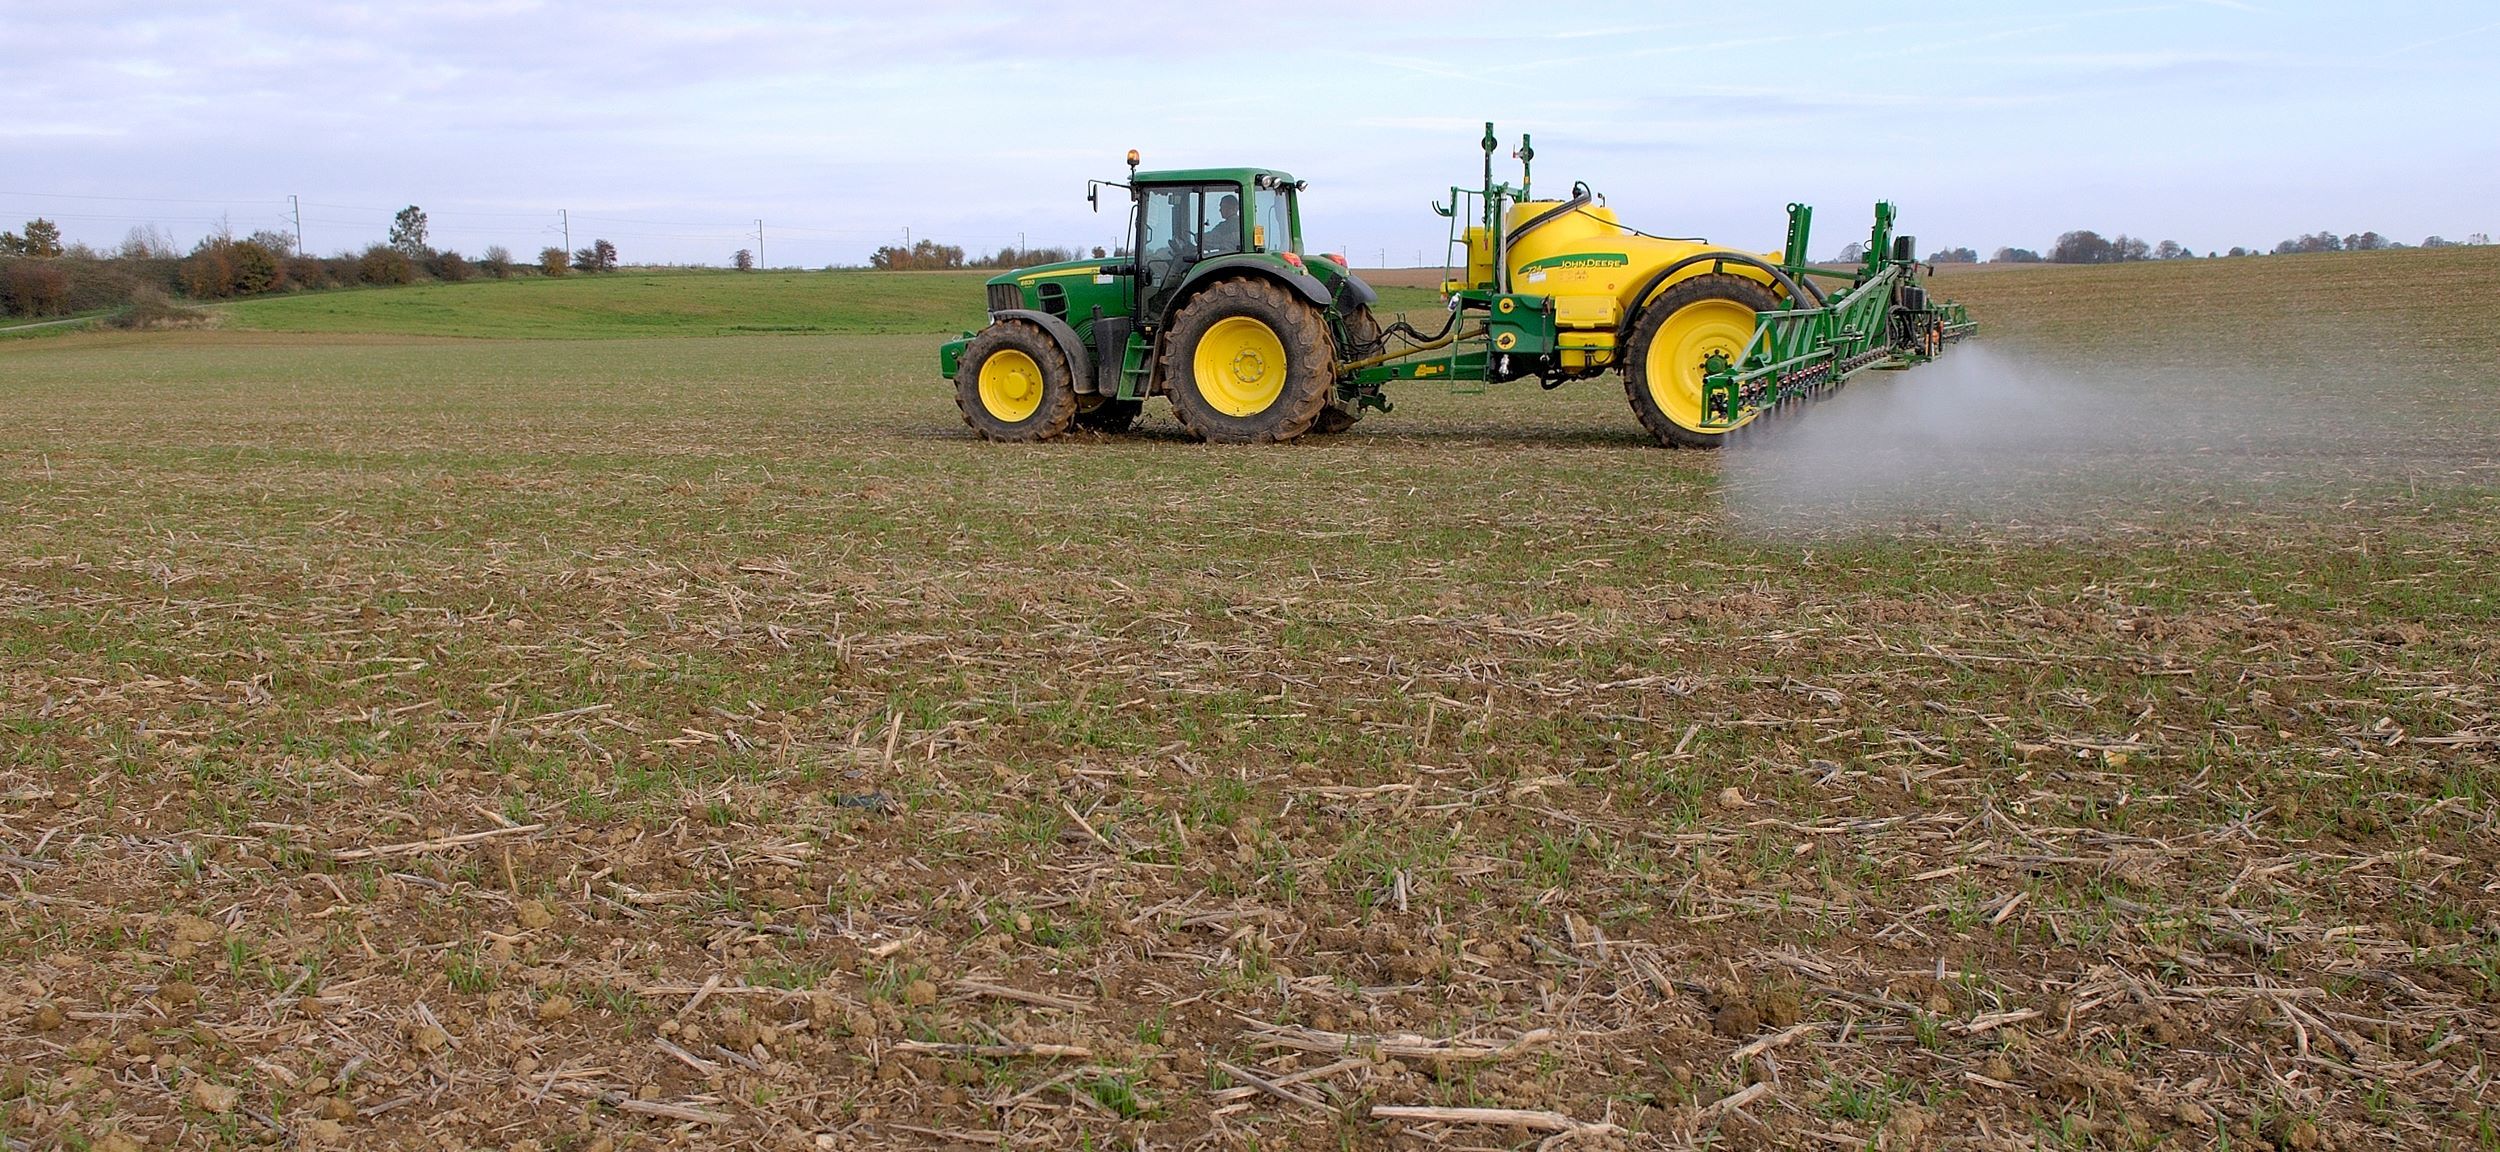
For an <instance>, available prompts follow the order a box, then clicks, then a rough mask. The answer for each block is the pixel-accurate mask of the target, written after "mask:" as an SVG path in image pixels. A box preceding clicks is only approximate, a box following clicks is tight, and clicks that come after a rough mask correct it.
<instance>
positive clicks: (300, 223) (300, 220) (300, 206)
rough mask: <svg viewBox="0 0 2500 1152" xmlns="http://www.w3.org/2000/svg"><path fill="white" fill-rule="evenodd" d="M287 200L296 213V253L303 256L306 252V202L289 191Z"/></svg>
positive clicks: (288, 205) (289, 206)
mask: <svg viewBox="0 0 2500 1152" xmlns="http://www.w3.org/2000/svg"><path fill="white" fill-rule="evenodd" d="M286 202H287V207H288V208H289V209H290V210H292V211H293V212H294V213H295V254H296V255H298V256H301V255H303V254H304V202H303V201H302V200H299V199H297V198H296V196H295V194H294V193H292V192H290V193H287V197H286Z"/></svg>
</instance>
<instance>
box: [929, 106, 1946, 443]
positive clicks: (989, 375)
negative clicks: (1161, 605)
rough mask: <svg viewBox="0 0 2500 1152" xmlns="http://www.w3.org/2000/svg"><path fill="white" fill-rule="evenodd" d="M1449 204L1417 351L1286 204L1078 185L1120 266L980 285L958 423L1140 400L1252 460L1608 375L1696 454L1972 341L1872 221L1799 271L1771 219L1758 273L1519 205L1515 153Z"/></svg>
mask: <svg viewBox="0 0 2500 1152" xmlns="http://www.w3.org/2000/svg"><path fill="white" fill-rule="evenodd" d="M1482 147H1483V150H1484V176H1483V183H1482V184H1481V185H1480V186H1479V187H1476V188H1472V189H1471V188H1462V187H1453V188H1451V189H1450V200H1449V202H1448V203H1447V204H1439V203H1436V204H1435V205H1434V206H1433V207H1434V210H1435V211H1437V212H1438V213H1440V214H1441V215H1442V216H1444V217H1447V218H1448V219H1449V220H1450V245H1449V248H1450V251H1451V252H1452V253H1453V254H1454V255H1455V254H1458V253H1461V252H1463V253H1464V264H1463V265H1460V264H1458V263H1456V262H1455V261H1453V263H1452V266H1451V267H1450V268H1449V269H1448V271H1447V272H1446V273H1445V279H1444V282H1443V283H1442V285H1441V290H1442V296H1443V300H1444V303H1445V305H1446V315H1444V316H1443V317H1442V318H1441V320H1440V323H1439V324H1438V326H1437V329H1438V330H1436V331H1430V332H1427V331H1424V330H1423V329H1421V328H1419V327H1417V326H1416V325H1414V324H1413V323H1411V322H1410V321H1408V320H1407V319H1405V318H1393V319H1392V320H1390V321H1389V322H1388V323H1387V324H1385V325H1384V324H1383V323H1382V321H1381V318H1380V317H1379V316H1377V315H1376V314H1375V313H1374V305H1376V304H1377V303H1378V301H1379V297H1378V294H1377V293H1375V292H1374V291H1373V290H1372V288H1371V287H1370V286H1369V285H1367V284H1365V283H1364V282H1363V280H1362V278H1361V277H1359V276H1356V275H1355V274H1354V272H1353V271H1352V270H1351V269H1350V268H1348V267H1347V266H1346V262H1345V260H1344V259H1343V258H1342V257H1339V256H1332V255H1324V254H1323V255H1305V254H1304V252H1303V250H1302V228H1301V215H1300V202H1299V194H1300V193H1301V191H1302V190H1303V189H1304V187H1305V186H1306V185H1305V183H1304V182H1303V181H1300V180H1296V179H1294V178H1293V177H1292V176H1290V175H1288V174H1286V173H1283V172H1278V171H1274V170H1272V169H1263V168H1206V169H1184V170H1171V171H1155V172H1140V171H1138V170H1137V164H1138V159H1137V154H1136V153H1135V152H1131V153H1129V159H1128V162H1129V179H1128V180H1127V181H1125V182H1113V181H1096V182H1094V184H1093V185H1091V186H1089V187H1088V189H1087V196H1088V198H1089V199H1091V200H1094V201H1095V202H1096V204H1097V206H1098V207H1099V204H1100V194H1101V190H1102V189H1103V188H1106V187H1109V188H1118V189H1123V190H1125V191H1126V192H1127V193H1128V195H1129V202H1130V220H1129V233H1128V234H1129V244H1128V246H1127V249H1126V252H1125V253H1124V254H1122V255H1120V256H1117V257H1112V258H1107V259H1105V258H1098V259H1092V260H1073V261H1067V262H1064V263H1059V264H1049V265H1043V266H1041V267H1037V268H1020V269H1017V270H1015V271H1013V272H1009V273H1006V274H1004V275H1001V276H998V277H996V278H994V279H992V280H991V281H990V282H989V285H988V291H989V312H990V323H989V325H988V327H986V328H984V329H983V330H981V331H980V332H978V333H966V334H965V335H964V337H963V338H962V339H959V340H955V341H952V342H950V343H948V344H947V345H945V346H944V348H943V349H941V351H940V354H939V364H940V369H941V370H942V371H943V372H944V373H945V374H946V375H947V376H948V377H950V378H952V379H953V380H954V381H955V392H956V403H957V405H958V407H960V408H961V409H962V410H963V413H964V419H965V421H966V422H967V423H969V424H970V425H971V426H972V427H973V429H974V430H975V431H977V432H979V433H980V434H981V435H982V436H985V437H987V438H990V439H994V440H1009V441H1034V440H1048V439H1052V438H1054V437H1057V436H1060V435H1062V434H1064V433H1065V432H1067V431H1068V430H1069V429H1071V428H1078V427H1083V428H1092V429H1096V430H1099V431H1120V430H1124V429H1126V428H1127V427H1129V426H1130V424H1132V423H1133V422H1134V421H1135V420H1136V418H1137V416H1138V414H1139V412H1140V411H1141V409H1142V407H1143V405H1144V403H1145V401H1146V400H1148V399H1149V398H1151V397H1155V396H1163V397H1167V398H1169V400H1170V401H1171V404H1172V408H1173V411H1174V413H1175V414H1176V415H1177V416H1178V417H1179V419H1180V421H1181V424H1182V426H1183V427H1185V428H1187V429H1188V430H1189V431H1190V432H1191V433H1193V434H1195V435H1197V436H1199V437H1201V438H1203V439H1207V440H1212V441H1219V442H1225V443H1266V442H1276V441H1283V440H1291V439H1295V438H1297V437H1300V436H1303V435H1305V434H1309V433H1328V432H1336V431H1342V430H1344V429H1345V428H1348V427H1350V426H1352V425H1353V424H1354V422H1355V421H1356V420H1357V419H1359V418H1360V416H1361V414H1362V413H1363V412H1365V411H1367V410H1376V411H1383V412H1385V411H1388V410H1389V408H1390V400H1389V397H1388V395H1387V394H1386V391H1385V388H1386V386H1387V385H1389V384H1390V383H1392V382H1394V381H1407V380H1440V381H1452V382H1458V383H1462V384H1474V385H1481V384H1490V383H1501V382H1507V381H1515V380H1527V379H1534V380H1537V381H1538V382H1540V383H1541V384H1543V385H1544V386H1545V387H1548V388H1553V387H1557V386H1560V385H1562V384H1564V383H1568V382H1570V381H1573V380H1582V379H1589V378H1592V377H1597V376H1602V375H1604V374H1606V373H1609V372H1613V373H1616V374H1618V375H1619V376H1620V377H1621V378H1622V381H1623V387H1624V394H1625V397H1626V398H1627V399H1628V400H1629V401H1630V403H1631V406H1632V411H1633V413H1634V414H1635V415H1636V416H1637V417H1638V418H1639V420H1640V422H1641V425H1642V426H1643V427H1644V428H1646V429H1648V430H1649V432H1650V434H1651V435H1652V436H1654V437H1656V438H1657V440H1658V441H1659V443H1661V444H1666V445H1671V446H1677V447H1689V448H1708V447H1715V446H1717V445H1719V444H1721V443H1723V442H1725V440H1726V439H1727V438H1728V436H1729V435H1730V434H1731V433H1733V432H1735V431H1736V430H1738V429H1740V428H1743V427H1745V426H1747V425H1749V424H1751V423H1753V422H1754V421H1755V420H1757V419H1758V418H1760V417H1762V416H1763V415H1764V414H1766V413H1770V412H1774V411H1777V410H1779V409H1781V408H1783V407H1786V406H1789V405H1792V404H1795V403H1797V402H1800V401H1803V400H1808V399H1812V398H1815V397H1817V396H1820V395H1823V394H1825V393H1828V392H1830V391H1832V390H1833V389H1836V388H1838V387H1840V386H1841V385H1843V384H1845V383H1846V382H1848V380H1849V379H1850V378H1851V377H1853V376H1855V375H1856V374H1858V373H1859V372H1862V371H1866V370H1868V369H1872V368H1883V367H1907V366H1909V365H1913V364H1918V363H1923V362H1925V361H1927V360H1931V359H1933V358H1935V357H1936V356H1938V355H1940V354H1941V353H1942V352H1943V349H1944V347H1945V346H1946V345H1948V344H1951V343H1954V342H1956V341H1959V340H1961V339H1963V338H1964V337H1966V336H1969V335H1970V334H1971V333H1972V332H1974V331H1975V330H1976V326H1975V325H1974V324H1973V323H1972V322H1971V320H1970V317H1969V315H1968V314H1967V313H1966V312H1965V311H1964V310H1963V309H1962V308H1961V307H1960V306H1958V305H1954V304H1950V303H1946V302H1942V301H1938V300H1936V299H1934V298H1932V297H1931V296H1929V295H1928V293H1927V290H1926V288H1925V285H1924V284H1923V283H1922V280H1921V273H1922V272H1923V271H1928V272H1932V271H1933V270H1932V269H1927V268H1925V267H1924V266H1923V265H1921V264H1920V263H1919V261H1918V253H1917V242H1916V241H1915V240H1913V239H1911V238H1910V237H1908V236H1896V235H1895V234H1894V231H1893V225H1894V211H1893V207H1892V205H1890V204H1888V203H1878V204H1877V205H1876V206H1875V223H1874V228H1873V230H1872V232H1871V233H1870V234H1869V235H1868V237H1867V244H1866V246H1865V255H1864V257H1863V259H1861V260H1858V261H1856V262H1854V263H1851V264H1846V265H1839V266H1833V265H1820V264H1813V263H1809V262H1808V261H1807V259H1806V245H1807V243H1808V241H1809V239H1810V237H1811V231H1812V225H1813V218H1814V213H1813V210H1812V209H1811V208H1808V207H1806V206H1805V205H1802V204H1791V205H1789V206H1788V233H1787V243H1786V245H1785V246H1784V247H1783V248H1782V250H1780V251H1778V252H1770V253H1752V252H1745V251H1742V250H1739V249H1734V248H1729V247H1726V246H1723V245H1716V244H1712V243H1710V242H1708V241H1706V240H1699V239H1692V238H1683V237H1672V236H1657V235H1652V234H1649V233H1646V232H1642V231H1640V230H1638V229H1635V228H1631V227H1629V226H1627V225H1625V224H1623V223H1622V222H1621V221H1620V220H1619V219H1618V218H1617V217H1616V215H1615V213H1614V211H1613V210H1612V209H1610V208H1608V207H1607V206H1606V205H1605V202H1604V199H1603V198H1602V197H1599V196H1597V195H1596V194H1595V193H1593V192H1591V191H1590V190H1589V188H1588V187H1587V186H1586V185H1584V184H1575V185H1573V187H1572V190H1571V194H1570V195H1569V196H1568V197H1566V198H1564V199H1560V200H1539V199H1536V198H1535V196H1534V194H1533V193H1532V191H1531V188H1530V176H1531V169H1532V166H1533V163H1534V160H1535V156H1536V152H1535V148H1534V147H1533V145H1532V144H1531V142H1530V141H1529V140H1528V138H1526V137H1524V136H1523V137H1521V138H1520V145H1519V147H1518V149H1517V150H1516V151H1515V152H1514V153H1513V155H1515V156H1516V157H1517V158H1518V159H1519V161H1520V178H1519V183H1518V185H1517V186H1515V187H1514V186H1512V185H1510V184H1506V183H1499V182H1496V181H1495V180H1494V174H1493V159H1494V155H1495V153H1496V152H1498V151H1499V150H1500V140H1499V138H1498V137H1496V136H1495V135H1494V132H1493V125H1491V124H1486V125H1485V132H1484V138H1483V141H1482Z"/></svg>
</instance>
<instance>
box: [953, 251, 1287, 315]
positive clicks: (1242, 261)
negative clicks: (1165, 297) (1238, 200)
mask: <svg viewBox="0 0 2500 1152" xmlns="http://www.w3.org/2000/svg"><path fill="white" fill-rule="evenodd" d="M1228 272H1249V273H1253V274H1255V275H1259V276H1265V277H1267V278H1268V279H1271V280H1275V281H1277V282H1279V283H1281V284H1284V285H1286V286H1287V287H1290V288H1292V289H1293V290H1294V291H1295V292H1298V293H1300V294H1301V296H1302V298H1303V299H1305V300H1308V301H1310V302H1311V306H1312V307H1314V308H1326V307H1328V306H1329V305H1331V304H1334V303H1335V302H1336V300H1335V298H1334V297H1332V296H1330V295H1329V294H1328V286H1327V285H1325V284H1322V283H1320V282H1319V277H1317V276H1313V275H1311V274H1310V273H1308V272H1297V271H1295V270H1293V269H1292V268H1289V267H1287V266H1285V265H1284V264H1282V263H1281V262H1278V261H1277V260H1275V259H1273V258H1269V259H1260V258H1259V257H1257V256H1252V255H1247V254H1244V255H1238V256H1224V257H1219V258H1217V259H1214V260H1209V261H1207V262H1205V263H1203V264H1200V265H1198V266H1197V267H1195V268H1192V269H1190V270H1189V277H1188V278H1187V279H1185V280H1182V281H1181V287H1180V291H1178V292H1174V293H1172V302H1171V303H1169V304H1166V305H1164V308H1163V315H1162V316H1160V317H1158V318H1157V319H1159V320H1161V321H1163V322H1165V323H1169V322H1170V321H1171V319H1172V316H1173V315H1174V314H1175V313H1178V312H1179V311H1180V310H1181V305H1183V304H1186V303H1188V302H1189V298H1190V297H1191V296H1194V295H1197V293H1198V289H1200V288H1202V287H1204V286H1206V284H1207V283H1208V282H1209V281H1213V280H1218V279H1222V278H1223V277H1224V275H1225V274H1226V273H1228ZM1001 315H1005V313H1001Z"/></svg>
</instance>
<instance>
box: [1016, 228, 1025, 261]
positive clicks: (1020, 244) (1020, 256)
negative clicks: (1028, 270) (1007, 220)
mask: <svg viewBox="0 0 2500 1152" xmlns="http://www.w3.org/2000/svg"><path fill="white" fill-rule="evenodd" d="M1016 263H1018V264H1022V263H1024V233H1022V232H1018V233H1016Z"/></svg>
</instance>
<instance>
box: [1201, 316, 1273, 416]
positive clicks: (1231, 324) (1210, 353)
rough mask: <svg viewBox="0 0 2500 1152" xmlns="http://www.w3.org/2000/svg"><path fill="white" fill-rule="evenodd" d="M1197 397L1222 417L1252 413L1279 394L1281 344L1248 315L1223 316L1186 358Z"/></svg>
mask: <svg viewBox="0 0 2500 1152" xmlns="http://www.w3.org/2000/svg"><path fill="white" fill-rule="evenodd" d="M1190 369H1191V373H1190V374H1191V376H1192V377H1193V378H1194V379H1195V380H1196V382H1197V385H1198V395H1200V396H1203V397H1205V398H1206V401H1207V403H1208V404H1210V405H1213V406H1214V408H1215V410H1216V411H1218V412H1221V413H1223V414H1225V415H1227V416H1256V415H1258V414H1259V413H1261V412H1265V411H1267V410H1268V408H1269V407H1270V406H1271V405H1273V404H1275V403H1276V398H1277V397H1279V396H1282V395H1284V394H1285V369H1286V365H1285V342H1284V341H1283V340H1281V339H1278V338H1277V335H1276V330H1275V329H1273V328H1270V327H1268V326H1267V325H1265V324H1263V323H1260V322H1259V321H1258V320H1255V319H1253V318H1251V317H1248V316H1227V317H1225V318H1223V319H1221V320H1218V321H1216V322H1215V326H1214V327H1212V328H1209V329H1207V332H1206V335H1204V336H1200V337H1199V338H1198V352H1197V354H1196V355H1195V356H1193V357H1191V358H1190Z"/></svg>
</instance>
